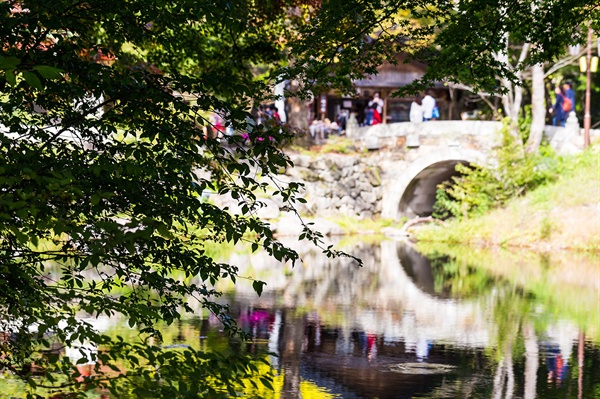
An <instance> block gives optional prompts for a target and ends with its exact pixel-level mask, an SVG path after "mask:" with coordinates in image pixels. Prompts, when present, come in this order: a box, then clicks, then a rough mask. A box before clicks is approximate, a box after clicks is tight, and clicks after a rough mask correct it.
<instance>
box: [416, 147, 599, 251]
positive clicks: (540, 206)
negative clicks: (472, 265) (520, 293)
mask: <svg viewBox="0 0 600 399" xmlns="http://www.w3.org/2000/svg"><path fill="white" fill-rule="evenodd" d="M414 234H415V237H416V238H417V240H419V241H432V242H446V243H462V244H471V245H480V246H502V247H524V248H530V249H534V250H537V251H544V252H546V251H552V250H557V249H574V250H582V251H593V252H600V147H599V146H595V147H592V148H591V149H590V150H588V151H586V152H585V153H584V154H582V155H580V156H578V157H576V158H573V159H572V160H570V161H568V162H566V163H565V167H564V168H563V172H562V174H561V176H560V178H559V179H558V181H556V182H555V183H552V184H548V185H545V186H542V187H539V188H538V189H536V190H534V191H532V192H530V193H528V194H526V195H525V196H524V197H522V198H516V199H513V200H511V201H509V203H508V205H507V206H506V207H504V208H502V209H495V210H493V211H491V212H489V213H487V214H485V215H483V216H480V217H476V218H472V219H467V220H461V221H456V220H455V221H449V222H448V223H447V224H446V225H445V226H437V225H430V226H426V227H422V228H419V230H418V231H415V232H414Z"/></svg>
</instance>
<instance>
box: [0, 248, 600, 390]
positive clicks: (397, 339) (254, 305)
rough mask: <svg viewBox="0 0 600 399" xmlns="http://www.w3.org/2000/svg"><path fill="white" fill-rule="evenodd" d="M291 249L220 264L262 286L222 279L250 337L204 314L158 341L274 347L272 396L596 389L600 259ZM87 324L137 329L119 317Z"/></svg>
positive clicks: (126, 333)
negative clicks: (560, 271) (561, 271)
mask: <svg viewBox="0 0 600 399" xmlns="http://www.w3.org/2000/svg"><path fill="white" fill-rule="evenodd" d="M297 249H298V251H299V252H300V253H301V254H303V256H302V257H303V259H304V262H303V263H302V264H300V265H298V266H296V267H295V268H294V269H291V268H290V267H288V266H282V265H280V264H279V263H277V262H276V261H275V260H273V259H271V258H269V257H268V256H266V255H260V254H253V255H247V254H243V253H240V254H237V255H235V257H234V258H233V259H230V260H229V261H230V262H231V263H234V264H237V265H240V275H242V276H253V277H255V278H259V279H262V280H263V281H266V282H267V285H266V286H265V287H264V291H263V294H262V296H261V297H260V298H258V297H257V296H256V294H255V293H254V291H253V289H252V286H251V283H250V282H249V281H246V280H244V279H239V280H238V283H237V284H236V286H235V290H227V287H221V288H223V289H225V290H226V291H227V294H226V295H225V296H224V297H223V298H224V300H225V301H226V302H228V303H229V304H230V305H231V309H232V316H233V317H235V318H236V320H237V321H238V323H239V325H240V326H241V327H242V328H243V329H244V330H245V331H246V332H248V333H251V334H252V335H253V336H254V337H255V339H254V340H253V341H252V342H240V341H239V340H236V339H232V338H230V337H228V336H227V335H226V334H224V333H223V332H222V326H221V325H220V323H219V321H218V320H216V319H215V318H213V317H212V316H210V315H208V314H207V315H204V316H199V317H196V318H192V319H188V320H181V321H178V322H176V323H175V324H173V325H172V326H170V327H169V328H163V329H162V331H163V335H164V338H165V342H164V343H163V344H164V345H165V346H172V347H177V346H178V345H182V344H185V345H190V346H192V347H194V348H196V349H205V350H218V351H223V350H227V349H228V348H234V349H239V350H244V351H247V352H250V353H256V354H259V353H262V352H270V353H272V354H275V356H270V361H271V365H272V367H274V368H275V369H276V370H277V372H278V376H277V377H276V379H275V384H274V388H275V391H274V392H271V393H269V394H268V395H269V396H267V398H274V399H275V398H281V399H295V398H304V399H307V398H308V399H311V398H312V399H329V398H333V397H337V398H346V399H355V398H356V399H358V398H361V399H362V398H364V399H367V398H379V399H388V398H390V399H391V398H494V399H500V398H503V399H504V398H506V399H509V398H523V399H534V398H538V399H546V398H549V399H553V398H578V399H579V398H594V397H597V396H595V395H597V393H598V392H600V371H599V370H600V347H599V342H600V334H599V327H600V326H598V325H597V323H596V322H595V321H597V320H600V308H599V307H600V302H599V301H598V300H599V299H600V297H599V295H600V270H599V269H598V263H593V265H592V267H590V268H587V269H585V271H582V272H581V273H579V274H580V275H581V278H582V280H581V281H578V280H577V279H576V276H574V275H573V274H572V273H571V274H568V275H567V278H565V279H564V280H563V281H561V284H554V283H553V282H554V281H556V280H557V278H556V276H554V275H553V274H552V272H551V271H552V270H553V266H552V264H551V263H552V261H551V260H549V259H548V258H545V259H544V262H542V263H543V266H542V270H543V273H539V276H538V277H537V280H536V277H535V276H532V275H529V281H527V282H523V281H522V280H521V278H522V274H527V273H530V272H529V270H531V268H533V269H535V268H536V267H538V266H537V265H535V264H533V265H531V266H528V265H527V264H524V263H522V261H523V259H525V258H526V257H525V256H520V257H519V258H518V259H519V262H521V263H518V265H519V266H518V267H519V269H520V271H521V273H519V274H518V277H516V278H513V277H512V275H510V274H502V273H504V272H506V271H509V270H510V266H506V267H505V266H504V263H503V262H508V263H506V264H507V265H512V264H515V263H517V262H516V261H514V258H511V257H508V258H505V257H504V255H500V254H498V253H493V254H492V255H485V254H483V253H482V252H481V251H478V252H477V253H475V251H472V252H467V253H466V254H463V255H461V254H459V253H458V252H456V253H454V252H452V251H450V252H449V253H446V252H443V251H442V252H440V251H433V252H431V253H429V254H428V256H427V257H425V256H423V255H421V254H420V253H419V252H417V251H416V250H415V249H414V248H413V247H412V246H410V245H407V244H403V243H396V242H389V241H388V242H383V243H381V244H379V245H373V246H371V245H366V244H356V246H355V247H353V248H349V249H347V250H348V251H349V252H352V253H354V254H357V255H359V256H360V257H361V258H362V259H363V260H364V267H362V268H358V267H357V265H356V264H354V263H353V262H352V261H350V260H347V259H328V258H326V257H324V256H322V255H321V254H320V253H318V252H316V251H314V250H312V249H310V248H302V247H298V248H297ZM484 255H485V256H484ZM486 256H487V257H486ZM490 259H491V260H490ZM506 259H509V260H508V261H507V260H506ZM580 263H581V262H580ZM494 264H502V268H501V272H497V269H494V268H493V267H492V266H490V265H494ZM572 267H573V268H575V267H578V268H580V269H579V270H583V269H581V267H582V266H581V264H577V265H573V266H572ZM582 304H583V305H582ZM594 304H595V305H594ZM581 306H584V309H583V310H582V309H581ZM584 316H585V317H584ZM590 320H591V322H590ZM95 322H96V323H98V322H101V323H103V324H101V325H99V326H98V329H99V330H101V331H107V332H109V333H111V334H118V335H121V336H123V337H124V338H125V339H130V340H134V339H135V337H136V332H135V330H132V329H130V328H128V327H126V323H125V321H124V320H123V321H115V320H112V319H111V320H108V319H106V320H104V319H102V320H99V321H95ZM74 349H78V348H74ZM92 349H93V348H92ZM66 355H69V353H66ZM76 355H77V354H76V353H75V355H73V356H76ZM2 397H3V396H2V393H1V392H0V398H2Z"/></svg>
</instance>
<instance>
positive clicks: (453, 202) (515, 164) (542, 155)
mask: <svg viewBox="0 0 600 399" xmlns="http://www.w3.org/2000/svg"><path fill="white" fill-rule="evenodd" d="M522 126H524V125H522ZM501 134H502V136H503V137H502V138H503V140H502V145H501V146H500V147H499V148H498V149H497V150H496V152H495V155H496V156H495V159H496V160H497V163H496V165H495V166H492V167H489V166H478V165H464V164H458V165H457V166H456V171H457V172H458V173H459V174H458V175H457V176H454V177H453V178H452V179H451V180H450V181H447V182H444V183H442V184H440V185H439V186H438V191H437V193H436V203H435V205H434V213H433V215H434V216H435V217H438V218H442V219H446V218H448V217H456V218H467V217H469V216H474V215H478V214H482V213H485V212H486V211H488V210H490V209H493V208H496V207H499V206H502V205H504V204H505V203H506V201H507V200H508V199H509V198H512V197H516V196H520V195H523V194H524V193H525V192H527V191H530V190H533V189H534V188H536V187H539V186H541V185H543V184H545V183H548V182H551V181H554V180H556V178H557V177H558V175H559V172H560V170H561V168H562V166H561V160H560V158H558V157H557V156H556V154H555V153H554V152H553V150H552V149H551V148H550V147H549V146H542V147H540V151H539V152H538V153H537V154H526V153H524V152H523V151H522V148H521V146H520V145H519V144H518V143H515V141H514V140H513V139H512V138H511V137H510V134H509V132H508V125H507V124H506V123H505V125H504V127H503V129H502V131H501Z"/></svg>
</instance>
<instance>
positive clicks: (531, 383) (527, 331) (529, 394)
mask: <svg viewBox="0 0 600 399" xmlns="http://www.w3.org/2000/svg"><path fill="white" fill-rule="evenodd" d="M523 335H524V338H525V392H524V394H523V399H535V396H536V389H537V371H538V367H539V349H538V343H537V336H536V335H535V330H534V328H533V325H532V324H531V323H529V324H527V325H526V326H525V328H524V329H523Z"/></svg>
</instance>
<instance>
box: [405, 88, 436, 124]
mask: <svg viewBox="0 0 600 399" xmlns="http://www.w3.org/2000/svg"><path fill="white" fill-rule="evenodd" d="M439 117H440V109H439V108H438V106H437V103H436V101H435V98H433V96H432V95H431V91H429V90H426V91H425V97H423V98H421V96H416V97H415V99H414V100H413V102H412V103H411V104H410V113H409V120H410V121H411V122H427V121H434V120H437V119H439Z"/></svg>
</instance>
